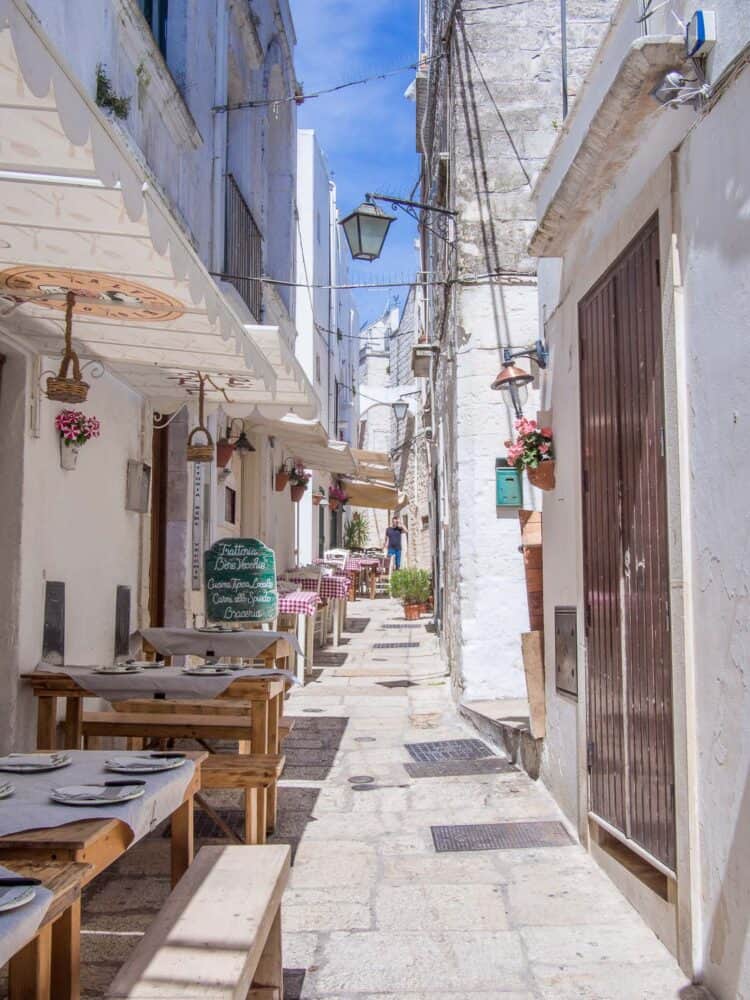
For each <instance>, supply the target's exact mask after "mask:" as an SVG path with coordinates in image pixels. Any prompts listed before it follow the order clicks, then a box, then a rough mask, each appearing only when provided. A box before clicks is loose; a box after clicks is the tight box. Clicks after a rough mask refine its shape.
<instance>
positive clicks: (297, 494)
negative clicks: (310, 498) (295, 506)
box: [289, 465, 310, 503]
mask: <svg viewBox="0 0 750 1000" xmlns="http://www.w3.org/2000/svg"><path fill="white" fill-rule="evenodd" d="M309 482H310V473H309V472H305V470H304V469H303V468H302V466H301V465H295V466H294V467H293V468H292V469H291V470H290V472H289V492H290V494H291V496H292V503H299V502H300V500H301V499H302V497H303V496H304V495H305V490H306V489H307V484H308V483H309Z"/></svg>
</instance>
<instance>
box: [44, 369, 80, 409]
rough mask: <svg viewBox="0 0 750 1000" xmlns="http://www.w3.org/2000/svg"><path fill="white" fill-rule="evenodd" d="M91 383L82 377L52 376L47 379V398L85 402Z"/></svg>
mask: <svg viewBox="0 0 750 1000" xmlns="http://www.w3.org/2000/svg"><path fill="white" fill-rule="evenodd" d="M88 394H89V384H88V382H84V381H83V379H81V378H63V377H61V376H59V375H58V376H57V377H55V376H50V377H49V378H48V379H47V399H51V400H53V401H54V402H57V403H85V402H86V397H87V396H88Z"/></svg>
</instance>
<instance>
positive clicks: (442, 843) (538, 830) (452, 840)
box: [430, 821, 573, 853]
mask: <svg viewBox="0 0 750 1000" xmlns="http://www.w3.org/2000/svg"><path fill="white" fill-rule="evenodd" d="M430 829H431V831H432V842H433V844H434V845H435V850H436V851H438V852H439V853H440V852H445V851H516V850H520V849H522V848H527V847H568V846H570V845H571V844H572V843H573V841H572V840H571V838H570V836H569V835H568V831H567V830H566V829H565V827H564V826H563V825H562V823H556V822H543V821H540V822H535V823H473V824H471V825H467V826H433V827H430Z"/></svg>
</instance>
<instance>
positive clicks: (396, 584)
mask: <svg viewBox="0 0 750 1000" xmlns="http://www.w3.org/2000/svg"><path fill="white" fill-rule="evenodd" d="M390 590H391V597H395V598H397V599H399V600H400V601H401V603H402V604H403V606H404V617H405V618H406V620H407V621H416V620H418V618H419V615H420V613H421V610H422V606H423V605H425V604H426V603H427V600H428V598H429V597H430V595H431V593H432V580H431V578H430V574H429V573H428V572H427V570H426V569H397V570H394V571H393V573H391V583H390Z"/></svg>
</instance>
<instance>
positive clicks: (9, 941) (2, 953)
mask: <svg viewBox="0 0 750 1000" xmlns="http://www.w3.org/2000/svg"><path fill="white" fill-rule="evenodd" d="M0 801H5V800H0ZM15 874H17V873H16V872H13V871H11V870H10V869H9V868H4V867H3V866H2V865H0V875H4V876H8V875H15ZM2 891H3V890H2V888H1V887H0V892H2ZM34 891H35V893H36V895H35V896H34V898H33V899H32V901H31V902H30V903H27V904H26V905H25V906H21V907H19V908H18V909H17V910H8V911H7V913H0V967H2V966H3V965H5V964H6V963H7V962H9V961H10V960H11V958H13V956H14V955H15V954H16V952H18V951H20V950H21V948H23V947H24V946H25V945H27V944H28V943H29V941H31V940H33V938H34V937H36V932H37V931H38V930H39V926H40V924H41V923H42V921H43V920H44V915H45V913H46V912H47V910H48V909H49V905H50V903H51V902H52V899H53V896H54V894H53V893H52V892H50V890H49V889H45V888H44V886H43V885H37V886H35V888H34Z"/></svg>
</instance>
